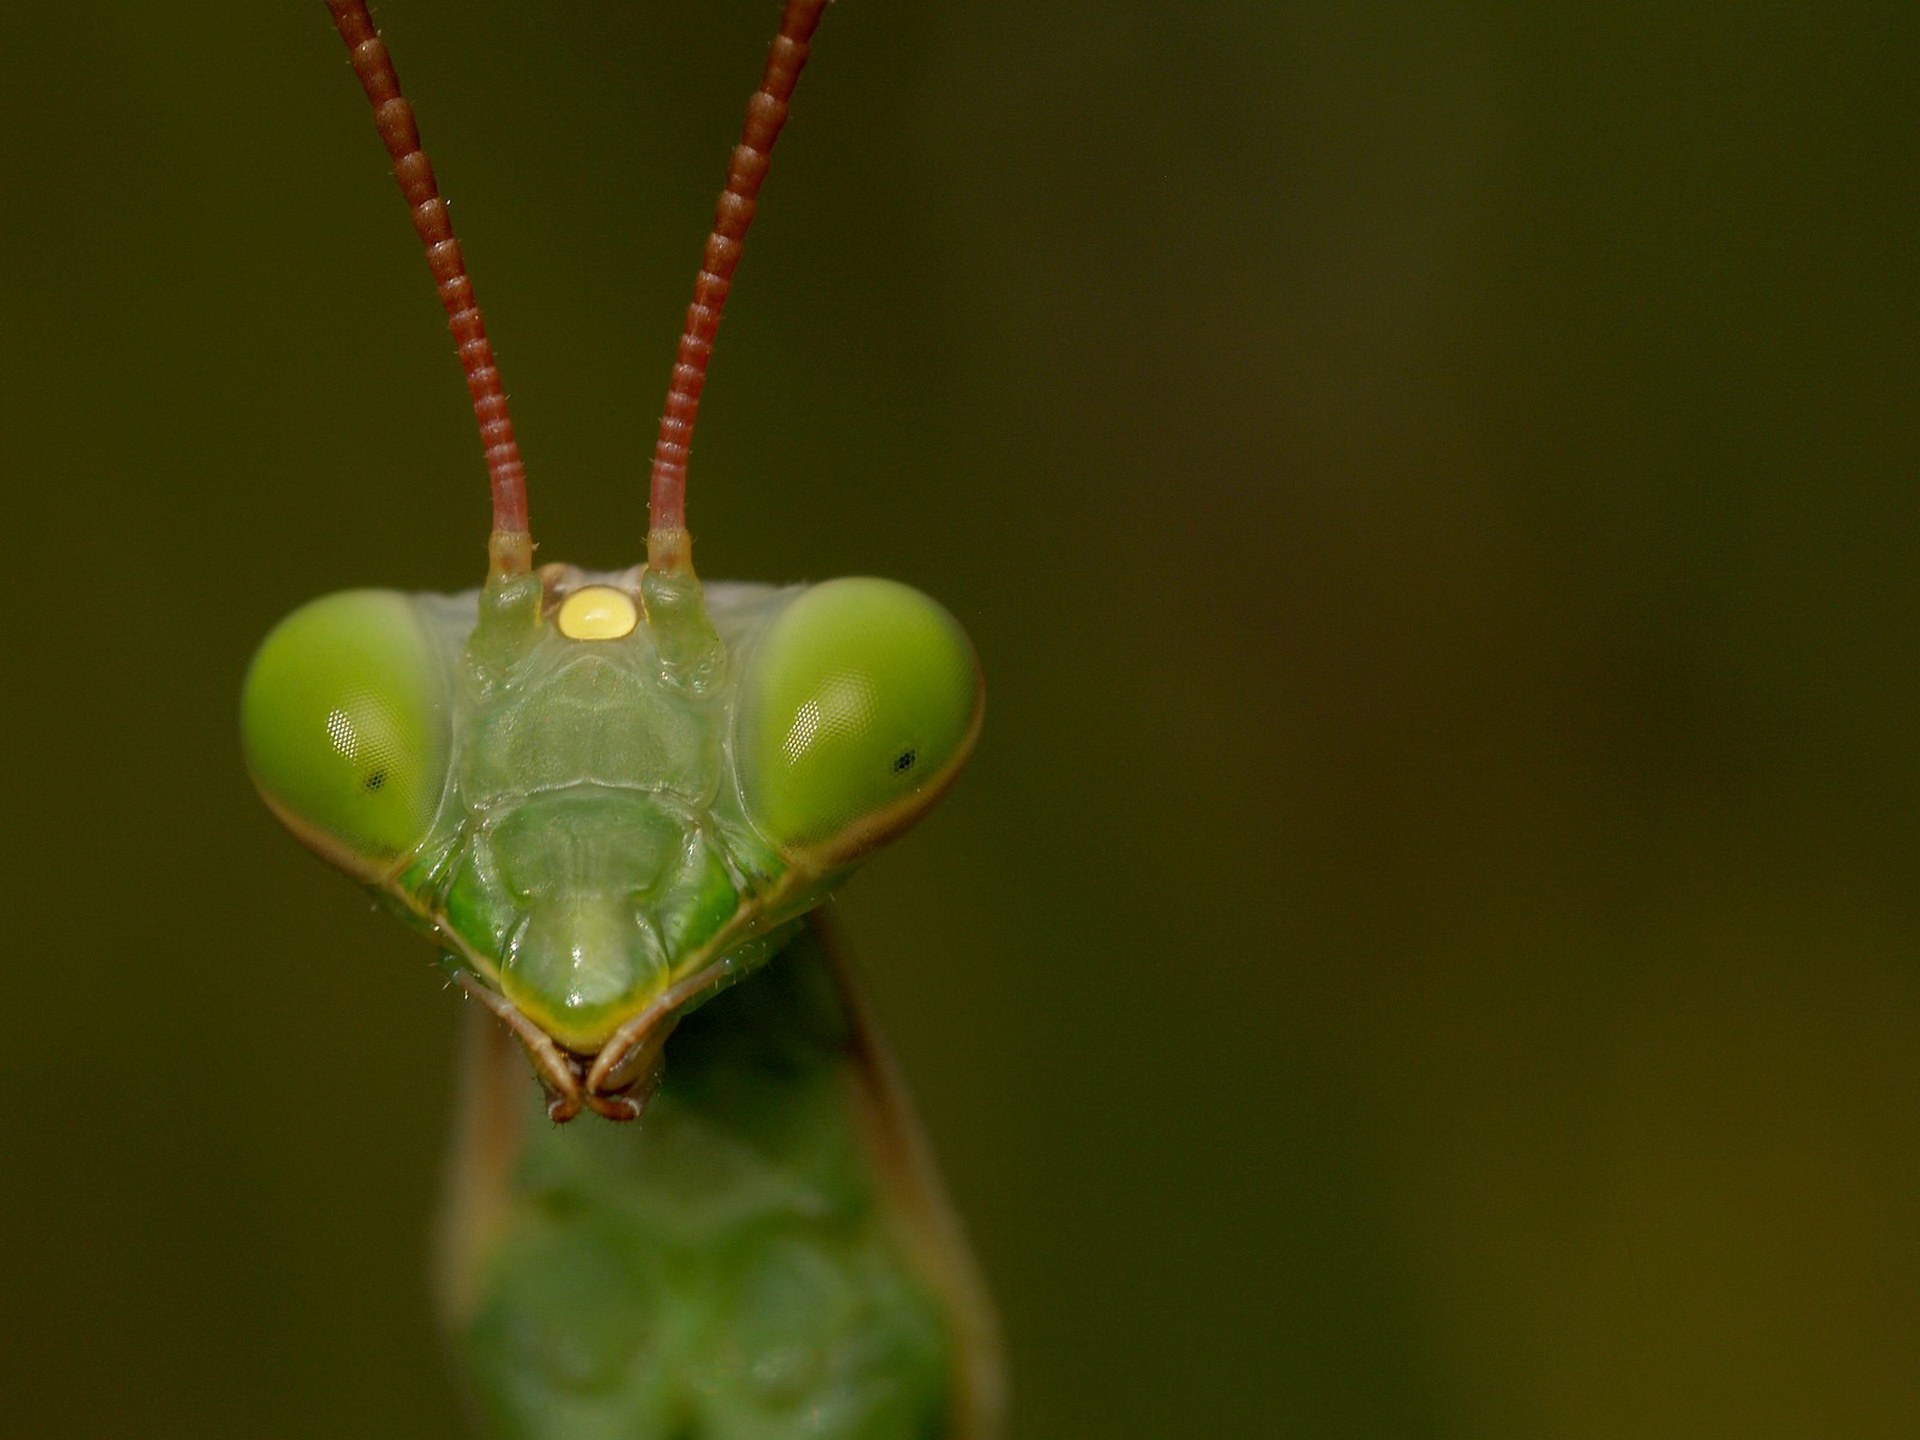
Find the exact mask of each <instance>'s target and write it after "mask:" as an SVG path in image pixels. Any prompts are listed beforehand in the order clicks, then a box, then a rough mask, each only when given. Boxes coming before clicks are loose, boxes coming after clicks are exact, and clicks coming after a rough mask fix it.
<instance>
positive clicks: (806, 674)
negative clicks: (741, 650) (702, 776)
mask: <svg viewBox="0 0 1920 1440" xmlns="http://www.w3.org/2000/svg"><path fill="white" fill-rule="evenodd" d="M981 703H982V690H981V684H980V667H979V664H978V662H977V661H976V660H975V659H974V654H973V646H972V645H971V644H970V643H968V640H967V636H966V632H965V631H963V630H962V629H961V628H960V626H959V623H958V622H957V621H955V620H954V618H953V617H952V616H951V615H949V614H948V613H947V612H946V611H945V610H943V609H942V608H941V607H940V606H939V605H937V604H935V603H934V602H933V601H932V600H929V599H928V598H927V597H926V596H925V595H922V594H921V593H920V592H919V591H918V590H914V589H911V588H909V587H908V586H905V585H898V584H895V583H894V582H893V581H891V580H864V579H863V580H830V581H828V582H827V583H825V584H823V585H816V586H814V587H813V588H812V589H810V590H807V591H806V592H805V593H803V594H802V595H801V596H800V597H799V598H798V599H796V600H795V601H794V602H793V603H792V604H791V605H789V606H788V607H787V608H786V609H785V610H783V611H782V612H781V613H780V615H779V617H778V618H777V619H775V620H774V622H773V624H772V625H771V626H770V627H769V628H768V630H767V633H766V634H765V635H763V636H762V637H761V638H760V642H759V644H758V645H757V646H756V647H755V649H754V651H753V654H752V656H751V658H750V659H749V660H748V662H747V671H746V674H745V675H744V676H743V677H742V679H741V683H740V699H739V708H738V710H737V712H736V720H735V725H736V730H735V739H734V761H735V765H736V766H737V768H738V772H739V776H740V794H741V798H742V799H743V800H744V801H745V803H746V807H747V812H748V814H749V815H751V816H752V817H753V820H754V822H755V823H756V824H757V825H759V827H760V828H761V830H762V831H763V832H764V833H765V834H766V835H767V837H768V838H769V839H771V840H772V841H773V842H774V843H775V844H776V845H778V846H779V847H780V848H781V849H782V850H783V851H786V852H788V853H789V854H790V855H791V854H793V853H795V852H800V853H803V854H805V855H806V856H807V858H808V859H809V860H810V861H812V862H813V863H815V864H818V865H822V866H825V865H833V864H839V863H842V862H844V861H847V860H851V859H854V858H855V857H857V856H859V855H861V854H864V853H865V852H866V851H868V850H870V849H872V848H873V847H874V846H876V845H878V844H880V843H881V842H883V841H885V840H887V839H890V838H891V837H892V836H894V835H896V834H898V833H899V832H900V831H902V830H904V829H905V828H906V827H907V826H909V825H911V824H912V823H913V822H914V821H915V820H917V819H919V818H920V816H921V815H922V814H924V813H925V812H926V810H927V809H928V807H929V806H931V805H932V804H933V802H934V801H935V800H937V799H938V798H939V797H940V795H941V793H942V792H943V791H944V790H945V789H946V787H947V786H948V785H949V784H950V783H951V782H952V780H953V777H954V776H955V775H956V774H957V773H958V772H959V769H960V766H961V764H962V763H963V762H964V761H965V760H966V758H967V754H968V752H969V751H971V750H972V749H973V741H974V736H975V735H976V734H977V733H978V732H979V729H980V712H981Z"/></svg>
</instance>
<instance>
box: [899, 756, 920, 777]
mask: <svg viewBox="0 0 1920 1440" xmlns="http://www.w3.org/2000/svg"><path fill="white" fill-rule="evenodd" d="M919 758H920V755H919V752H918V751H914V750H902V751H901V752H900V753H899V754H898V755H896V756H894V757H893V773H894V774H896V775H904V774H905V773H906V772H907V771H909V770H911V769H912V768H913V762H914V761H916V760H918V759H919Z"/></svg>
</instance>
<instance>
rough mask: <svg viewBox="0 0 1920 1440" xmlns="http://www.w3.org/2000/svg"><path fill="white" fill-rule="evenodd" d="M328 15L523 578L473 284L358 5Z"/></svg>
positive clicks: (504, 418) (516, 492) (529, 550)
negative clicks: (424, 275)
mask: <svg viewBox="0 0 1920 1440" xmlns="http://www.w3.org/2000/svg"><path fill="white" fill-rule="evenodd" d="M327 9H328V10H330V11H331V12H332V13H333V23H334V25H335V27H336V28H337V29H338V30H339V31H340V38H341V39H342V40H344V41H346V42H347V53H348V55H349V56H351V57H352V60H353V73H354V74H355V75H357V76H359V77H360V85H361V88H362V89H364V90H365V91H366V92H367V99H368V100H370V101H372V102H373V123H374V124H375V125H376V126H377V127H378V128H379V131H380V138H381V140H382V141H384V142H385V143H386V147H387V153H388V154H389V155H391V156H392V157H393V178H394V179H396V180H398V181H399V182H400V193H401V194H402V195H404V196H406V199H407V209H408V210H409V211H410V212H411V213H412V215H413V228H414V230H415V231H417V232H418V233H419V236H420V243H421V244H422V245H424V246H426V249H427V264H428V266H429V267H430V268H431V269H432V270H433V278H434V283H435V284H436V286H437V287H438V288H439V291H440V303H441V304H442V305H444V306H445V307H446V311H447V325H448V327H449V328H450V329H452V331H453V338H454V341H455V343H456V344H457V345H458V347H459V352H460V364H461V366H462V368H464V369H465V370H466V372H467V392H468V393H469V394H470V395H472V397H473V417H474V419H475V420H477V421H478V422H479V424H480V443H481V444H482V445H484V446H485V447H486V456H487V478H488V480H489V481H491V482H492V487H493V537H492V540H491V542H490V543H489V546H488V549H489V552H490V554H491V555H492V568H493V571H494V573H495V574H498V575H520V574H525V573H526V571H527V570H528V568H529V567H530V566H531V565H532V563H533V538H532V536H531V535H529V534H528V532H527V472H526V468H525V467H524V466H523V465H522V464H521V463H520V445H519V442H518V441H516V440H515V439H514V438H513V420H512V418H511V417H510V416H509V415H508V414H507V395H506V391H504V390H502V389H501V388H500V370H499V367H498V366H496V365H495V364H494V363H493V346H492V345H491V344H490V343H489V342H488V340H487V326H486V321H484V320H483V319H482V318H481V316H480V307H479V306H478V305H477V304H475V303H474V299H473V282H472V281H471V280H469V279H468V278H467V266H466V262H465V261H464V260H463V259H461V257H460V242H459V241H458V240H456V239H454V238H453V222H452V221H451V220H449V219H448V218H447V202H446V201H445V200H442V199H441V198H440V188H439V186H438V185H436V184H435V183H434V179H433V166H432V165H431V164H430V163H429V162H428V160H427V152H426V151H424V150H422V149H421V148H420V131H419V128H418V127H417V126H416V125H415V124H414V120H413V106H412V105H410V104H408V103H407V99H406V97H405V96H404V95H402V94H401V93H400V77H399V75H398V74H397V73H395V71H394V68H393V60H392V58H391V57H390V56H389V55H388V54H387V46H386V42H385V41H383V40H382V39H381V38H380V31H379V29H378V28H377V27H376V26H375V25H374V23H373V17H372V16H371V15H369V14H368V13H367V7H366V4H365V0H327ZM809 28H811V27H809ZM803 53H804V51H803ZM775 128H776V130H777V129H778V126H777V125H776V127H775ZM742 228H744V227H742Z"/></svg>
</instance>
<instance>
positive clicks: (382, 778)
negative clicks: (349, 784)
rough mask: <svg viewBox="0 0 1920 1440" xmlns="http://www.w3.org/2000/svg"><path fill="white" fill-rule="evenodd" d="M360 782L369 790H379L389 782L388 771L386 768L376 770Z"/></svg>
mask: <svg viewBox="0 0 1920 1440" xmlns="http://www.w3.org/2000/svg"><path fill="white" fill-rule="evenodd" d="M360 783H361V784H362V785H364V786H365V787H366V788H367V789H369V790H378V789H380V788H381V787H382V786H384V785H385V784H386V783H387V772H386V771H384V770H375V771H374V772H373V773H372V774H370V775H368V776H367V778H366V779H364V780H362V781H361V782H360Z"/></svg>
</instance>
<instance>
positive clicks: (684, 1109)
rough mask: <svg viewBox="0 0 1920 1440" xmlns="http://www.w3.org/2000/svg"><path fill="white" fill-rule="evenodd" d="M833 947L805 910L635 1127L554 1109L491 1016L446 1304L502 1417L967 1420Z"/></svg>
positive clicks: (687, 1047) (719, 1426) (840, 1432)
mask: <svg viewBox="0 0 1920 1440" xmlns="http://www.w3.org/2000/svg"><path fill="white" fill-rule="evenodd" d="M829 964H830V962H829V961H828V960H827V959H826V957H825V956H824V955H823V953H822V951H821V947H820V945H819V943H818V941H817V940H816V938H815V932H814V931H813V930H811V929H808V930H806V931H804V932H803V933H802V934H801V936H800V937H799V938H798V939H797V940H796V941H795V942H794V943H793V944H792V945H791V946H789V947H788V949H787V951H786V952H785V953H783V954H782V955H781V956H779V957H778V958H777V959H775V960H774V961H773V962H772V963H771V964H770V965H768V966H767V967H766V969H765V970H764V971H762V972H761V973H760V974H759V975H756V976H755V977H754V978H752V979H751V980H749V981H747V982H745V983H743V984H741V985H739V986H736V987H735V988H733V989H731V990H728V991H726V992H725V993H724V994H722V995H720V996H719V997H717V998H716V999H714V1000H713V1001H711V1002H709V1003H708V1004H707V1005H705V1006H704V1007H702V1008H701V1009H700V1010H699V1011H697V1012H696V1013H694V1014H693V1015H691V1016H690V1017H689V1018H688V1019H687V1020H686V1021H685V1022H684V1023H683V1024H682V1025H681V1026H680V1027H679V1029H678V1030H676V1032H675V1034H674V1038H673V1040H672V1042H671V1043H670V1046H669V1049H668V1060H667V1068H666V1078H665V1081H664V1083H663V1084H662V1086H661V1088H660V1089H659V1091H658V1092H657V1093H656V1094H655V1096H654V1098H653V1100H652V1102H651V1104H650V1105H649V1107H648V1110H647V1114H646V1118H645V1120H644V1121H643V1122H642V1123H641V1124H638V1125H623V1126H613V1125H606V1124H600V1123H593V1124H583V1125H571V1126H564V1127H561V1126H553V1125H550V1124H549V1123H548V1122H547V1120H546V1118H545V1115H544V1112H543V1110H542V1107H541V1105H540V1100H539V1096H538V1093H537V1092H536V1091H535V1090H534V1089H533V1087H531V1086H529V1085H527V1084H526V1083H525V1077H524V1072H525V1062H524V1060H523V1059H522V1058H521V1057H520V1056H519V1055H518V1054H517V1052H515V1051H514V1050H513V1049H512V1048H511V1047H510V1046H498V1045H493V1044H491V1043H490V1042H491V1038H492V1036H493V1035H494V1034H495V1033H496V1032H495V1030H494V1029H492V1028H490V1029H489V1030H488V1031H487V1032H485V1033H486V1039H485V1040H483V1041H481V1042H480V1046H479V1048H480V1049H481V1053H480V1054H478V1055H476V1056H475V1057H474V1058H473V1060H472V1069H471V1071H470V1074H469V1079H468V1084H469V1095H468V1100H467V1103H468V1104H469V1105H472V1106H478V1107H482V1108H483V1109H484V1107H486V1106H489V1105H498V1106H501V1107H503V1108H502V1110H501V1113H500V1114H498V1115H496V1116H494V1117H491V1119H492V1122H493V1123H496V1124H497V1125H498V1126H499V1127H500V1128H498V1129H493V1130H491V1131H490V1133H491V1134H492V1135H493V1136H494V1142H495V1143H494V1145H493V1146H492V1147H491V1149H490V1150H489V1151H488V1152H487V1158H485V1159H481V1158H480V1157H479V1156H478V1155H477V1154H476V1151H475V1147H472V1146H470V1147H469V1149H468V1152H467V1163H466V1164H465V1165H464V1166H463V1174H462V1178H461V1181H460V1184H461V1185H462V1186H463V1187H465V1188H464V1190H463V1191H460V1192H456V1194H455V1196H454V1197H453V1199H454V1203H455V1205H456V1206H457V1207H476V1208H475V1209H469V1210H467V1211H466V1213H468V1214H474V1213H479V1214H484V1215H485V1216H486V1218H485V1220H484V1221H479V1222H476V1223H475V1224H473V1225H471V1226H470V1227H467V1228H466V1229H464V1230H461V1229H459V1228H458V1227H456V1230H455V1232H454V1234H453V1236H452V1239H451V1242H450V1253H449V1255H448V1275H449V1279H448V1284H449V1286H450V1288H451V1289H452V1291H453V1292H454V1293H452V1294H450V1295H449V1297H448V1302H447V1308H448V1310H449V1312H450V1313H449V1316H448V1319H449V1324H450V1327H451V1329H452V1332H453V1338H454V1341H455V1349H456V1351H457V1353H458V1356H459V1358H460V1361H461V1364H462V1365H463V1367H464V1369H465V1370H466V1372H467V1376H468V1378H469V1380H470V1382H471V1387H472V1391H473V1393H474V1395H475V1396H476V1397H477V1399H478V1401H479V1404H480V1408H481V1410H482V1412H483V1413H484V1415H485V1418H486V1423H487V1433H489V1434H493V1435H498V1436H509V1437H515V1440H521V1437H525V1440H603V1437H604V1440H615V1437H618V1440H776V1437H779V1440H786V1437H795V1440H797V1437H802V1436H809V1437H846V1440H856V1437H858V1440H935V1437H942V1436H947V1435H951V1434H954V1433H956V1430H955V1424H956V1422H955V1418H954V1403H955V1401H954V1396H955V1381H956V1371H957V1370H958V1368H959V1366H958V1363H957V1361H956V1350H957V1343H958V1337H957V1336H956V1334H955V1331H954V1326H953V1321H952V1317H951V1316H950V1315H949V1314H948V1313H947V1312H946V1310H945V1308H944V1306H943V1303H942V1297H941V1296H940V1295H939V1294H938V1293H937V1288H938V1281H937V1280H936V1279H935V1278H933V1277H930V1276H928V1275H927V1274H925V1273H924V1272H923V1271H922V1269H921V1268H920V1267H919V1266H918V1265H917V1264H916V1260H915V1255H914V1249H913V1243H912V1239H911V1236H910V1234H909V1232H908V1231H907V1230H906V1229H905V1228H903V1226H902V1223H901V1214H902V1212H901V1211H900V1210H898V1209H897V1208H896V1207H895V1205H894V1204H893V1201H894V1199H895V1198H896V1197H895V1195H894V1194H893V1193H891V1191H890V1187H891V1186H893V1185H894V1184H895V1183H896V1178H897V1177H890V1176H889V1175H888V1174H887V1171H886V1167H885V1166H884V1164H883V1163H881V1162H880V1161H879V1160H878V1158H877V1152H876V1150H875V1149H874V1148H873V1146H872V1144H871V1141H872V1139H873V1135H874V1130H875V1124H876V1120H877V1118H878V1117H877V1115H876V1112H875V1110H874V1104H873V1102H874V1099H875V1097H874V1096H873V1094H872V1093H871V1091H870V1089H869V1072H868V1071H867V1070H866V1069H865V1067H864V1064H863V1061H862V1044H863V1042H862V1040H861V1037H860V1036H859V1034H858V1032H857V1030H856V1029H855V1028H854V1022H853V1020H852V1017H851V1016H850V1015H849V1014H848V1012H847V1010H846V1008H845V1007H844V1005H843V1004H842V1001H841V998H840V995H839V994H838V993H837V990H836V980H835V977H834V975H833V974H832V973H831V971H830V968H829ZM494 1066H498V1067H501V1069H500V1070H499V1071H498V1072H496V1073H487V1070H488V1067H494Z"/></svg>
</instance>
